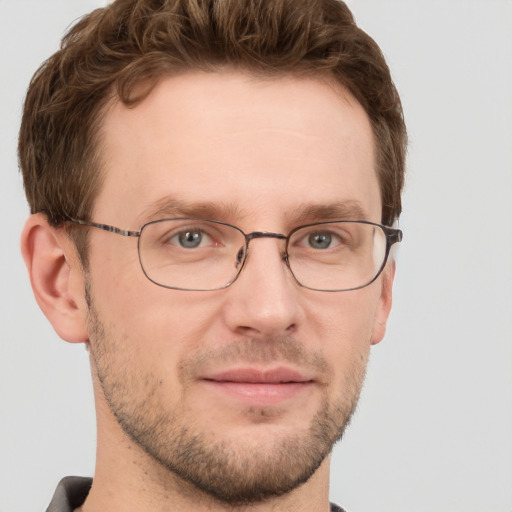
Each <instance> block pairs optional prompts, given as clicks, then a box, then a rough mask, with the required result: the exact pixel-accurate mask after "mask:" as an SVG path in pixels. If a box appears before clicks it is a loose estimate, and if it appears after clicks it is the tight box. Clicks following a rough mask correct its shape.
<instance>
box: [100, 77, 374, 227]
mask: <svg viewBox="0 0 512 512" xmlns="http://www.w3.org/2000/svg"><path fill="white" fill-rule="evenodd" d="M102 141H103V143H102V156H103V161H104V182H103V186H102V189H101V191H100V193H99V196H98V198H97V200H96V203H95V209H94V216H95V217H96V219H100V218H101V222H111V223H114V224H115V223H118V224H119V223H122V224H123V225H127V226H128V225H129V226H131V227H133V226H136V225H140V224H141V223H143V222H145V221H147V220H151V218H154V216H155V215H156V216H160V217H161V216H165V213H166V208H168V207H170V208H168V209H169V211H172V203H173V201H174V202H175V203H176V204H180V205H185V206H187V205H188V204H201V205H202V206H203V207H204V205H208V212H209V216H211V215H214V214H215V209H216V207H218V210H219V215H222V216H223V218H222V219H220V220H230V221H235V220H237V219H235V218H229V219H226V217H230V216H231V217H238V218H243V217H244V216H249V217H250V216H259V217H260V218H261V219H265V218H267V217H273V218H278V217H279V216H281V217H285V216H286V215H287V214H288V216H289V214H290V212H291V211H294V212H297V215H298V216H300V210H301V205H304V207H305V208H307V207H309V208H311V207H312V206H313V207H316V206H318V207H322V206H323V205H328V204H333V203H343V202H347V203H350V204H356V203H357V204H359V206H360V210H363V211H365V212H366V216H367V217H368V218H371V219H372V220H380V194H379V187H378V181H377V177H376V171H375V155H374V143H373V135H372V129H371V125H370V122H369V119H368V117H367V115H366V113H365V112H364V110H363V108H362V107H361V106H360V105H359V103H358V102H357V101H356V100H355V99H354V98H353V97H352V96H351V95H350V94H349V93H348V92H347V91H344V90H343V89H341V88H340V87H336V86H334V85H333V84H331V83H328V82H327V81H325V80H319V79H311V78H296V77H282V78H276V79H265V80H262V79H257V78H255V77H254V76H250V75H247V74H244V73H240V72H232V71H231V72H216V73H203V72H189V73H186V74H182V75H179V76H173V77H169V78H165V79H163V80H161V81H160V82H159V84H158V85H157V86H156V87H155V89H154V90H153V91H152V92H151V94H150V95H149V96H148V98H146V99H145V100H144V101H143V102H142V103H141V104H139V105H137V106H136V107H135V108H127V107H126V106H125V105H123V104H121V103H120V102H117V103H115V104H114V105H112V107H111V108H110V109H109V111H108V112H107V114H106V116H105V119H104V124H103V126H102ZM162 205H164V206H163V208H162ZM203 210H204V208H203ZM192 213H193V211H192ZM198 215H199V212H198ZM258 229H262V228H261V226H260V227H258Z"/></svg>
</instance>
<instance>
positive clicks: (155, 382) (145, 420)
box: [86, 293, 366, 506]
mask: <svg viewBox="0 0 512 512" xmlns="http://www.w3.org/2000/svg"><path fill="white" fill-rule="evenodd" d="M86 296H87V298H88V304H89V333H90V339H91V343H90V356H91V361H92V364H93V367H94V370H95V373H96V375H97V377H98V381H99V383H100V385H101V388H102V391H103V394H104V396H105V399H106V401H107V403H108V405H109V407H110V409H111V411H112V413H113V415H114V416H115V418H116V419H117V421H118V422H119V425H120V426H121V428H122V429H123V431H124V432H125V434H126V435H127V436H128V437H129V438H130V439H131V440H132V441H133V442H134V443H135V444H136V445H138V446H139V447H140V448H141V449H142V450H143V451H144V452H145V453H146V454H147V455H149V456H150V457H151V459H152V460H153V461H155V462H157V463H158V464H159V465H160V466H161V467H162V468H164V469H165V470H167V471H169V472H171V473H172V474H173V476H174V477H178V478H179V479H181V480H183V481H186V482H188V483H189V484H191V486H192V488H194V489H196V490H197V491H199V492H200V493H202V494H203V495H205V496H207V497H210V498H213V499H214V500H217V501H219V502H221V503H223V504H225V505H229V506H240V505H249V504H254V503H258V502H262V501H265V500H267V499H270V498H273V497H277V496H280V495H283V494H286V493H288V492H290V491H292V490H294V489H296V488H297V487H298V486H300V485H301V484H303V483H305V482H306V481H307V480H308V479H309V478H310V477H311V476H312V475H313V474H314V473H315V471H316V470H317V469H318V468H319V466H320V464H321V463H322V462H323V460H324V459H325V457H326V456H327V455H328V454H329V453H330V452H331V451H332V448H333V446H334V444H335V443H336V442H337V441H338V440H340V439H341V437H342V436H343V432H344V430H345V428H346V427H347V425H348V423H349V421H350V419H351V417H352V414H353V412H354V410H355V407H356V404H357V400H358V398H359V393H360V390H361V387H362V383H363V380H364V373H365V368H366V358H365V357H363V358H361V360H360V361H358V363H359V364H357V365H355V366H357V367H354V368H353V369H352V372H351V374H350V375H346V376H345V379H344V383H345V384H346V387H345V389H343V390H340V394H339V396H337V397H336V400H333V399H330V398H329V397H328V396H327V395H325V394H324V396H323V398H322V402H321V405H320V407H319V409H318V411H317V413H316V414H315V415H314V417H313V418H312V420H311V422H310V426H309V428H308V429H305V430H303V431H300V432H296V433H294V434H291V435H287V436H286V437H283V436H275V437H273V438H272V441H271V444H270V445H269V444H268V443H267V444H266V445H265V446H262V445H261V443H260V444H259V445H258V443H257V442H256V441H255V440H254V439H250V438H248V439H244V440H243V441H238V442H236V441H234V440H233V439H230V436H229V432H228V433H226V436H225V438H218V436H215V435H214V434H212V432H211V431H210V430H209V429H208V424H203V425H198V424H196V423H195V422H194V421H192V420H189V421H187V418H186V414H183V409H181V410H180V409H178V408H176V410H174V411H173V410H169V408H168V407H165V404H164V403H163V400H160V395H159V387H160V384H161V383H160V381H159V377H158V376H157V375H154V374H153V373H151V372H146V373H144V369H141V368H140V367H137V366H136V364H133V365H132V366H131V367H130V366H129V365H128V364H126V360H125V359H123V357H121V358H119V354H120V353H122V352H123V348H122V347H121V344H120V343H119V339H116V334H114V332H113V331H114V330H113V329H112V330H107V329H106V326H105V325H104V323H103V322H102V321H101V319H100V317H99V315H98V313H97V311H96V310H95V308H94V304H93V302H92V300H91V298H90V295H89V293H87V294H86ZM118 337H119V335H118ZM214 354H215V356H216V357H217V358H218V359H223V360H225V359H226V358H231V359H233V360H238V361H244V362H262V361H267V362H271V361H275V360H279V361H289V362H292V363H302V364H305V363H306V362H307V363H308V364H309V365H313V366H316V367H317V368H318V369H320V368H321V369H323V370H324V371H327V368H329V367H328V365H327V363H326V361H324V360H323V359H319V358H318V357H312V356H311V355H308V354H305V353H304V349H303V348H302V346H301V345H300V343H299V342H298V341H297V340H295V339H293V338H288V337H287V338H282V339H278V340H271V342H269V343H262V341H261V340H250V339H248V340H241V341H240V342H239V343H237V344H236V345H231V346H230V347H227V348H226V350H224V351H223V352H222V354H219V353H218V351H217V352H215V353H214ZM211 357H212V354H206V353H205V354H203V355H202V356H201V357H199V358H197V359H195V360H193V361H190V364H192V365H196V366H197V365H200V364H201V360H202V359H208V360H211ZM188 362H189V361H187V363H188ZM180 369H181V370H182V372H183V374H184V375H185V376H186V374H187V372H188V371H189V370H190V367H188V366H187V364H184V365H180ZM272 412H273V411H272V410H271V409H265V408H250V409H249V408H248V409H247V410H246V411H245V414H246V416H247V417H251V418H252V420H253V421H254V423H265V422H266V421H271V417H272ZM263 428H265V427H264V425H263Z"/></svg>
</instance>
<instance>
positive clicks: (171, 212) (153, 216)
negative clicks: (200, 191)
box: [140, 196, 245, 224]
mask: <svg viewBox="0 0 512 512" xmlns="http://www.w3.org/2000/svg"><path fill="white" fill-rule="evenodd" d="M244 215H245V214H244V212H243V210H242V209H241V208H239V207H238V206H237V205H235V204H234V203H225V202H218V203H217V202H215V203H214V202H211V201H201V202H185V201H182V200H180V199H177V198H175V197H170V196H166V197H164V198H162V199H160V200H158V201H156V202H155V203H153V204H151V205H150V206H149V207H148V208H146V209H145V210H144V211H143V212H142V214H141V216H140V219H141V220H142V224H143V223H145V222H148V221H150V220H157V219H164V218H174V217H192V218H198V219H212V220H224V219H228V218H232V217H241V216H244Z"/></svg>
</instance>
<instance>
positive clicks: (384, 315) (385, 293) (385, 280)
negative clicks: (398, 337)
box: [372, 261, 395, 345]
mask: <svg viewBox="0 0 512 512" xmlns="http://www.w3.org/2000/svg"><path fill="white" fill-rule="evenodd" d="M394 278H395V262H394V261H392V262H391V263H389V264H388V265H387V266H386V268H385V269H384V270H383V272H382V276H381V283H382V288H381V292H380V297H379V303H378V305H377V311H376V313H375V319H374V322H373V331H372V345H376V344H377V343H379V342H380V341H382V338H384V334H386V324H387V321H388V317H389V312H390V311H391V304H392V302H393V280H394Z"/></svg>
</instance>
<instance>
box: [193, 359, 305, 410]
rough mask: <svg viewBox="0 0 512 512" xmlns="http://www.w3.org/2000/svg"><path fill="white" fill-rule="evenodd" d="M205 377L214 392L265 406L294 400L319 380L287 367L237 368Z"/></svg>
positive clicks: (204, 380) (203, 379)
mask: <svg viewBox="0 0 512 512" xmlns="http://www.w3.org/2000/svg"><path fill="white" fill-rule="evenodd" d="M201 380H202V382H203V383H204V384H205V385H206V386H207V387H208V388H209V389H211V390H212V391H214V392H218V393H222V394H224V395H227V396H229V397H231V398H234V399H236V400H239V401H242V402H244V403H247V404H250V405H253V406H261V407H268V406H271V405H277V404H279V403H281V402H284V401H286V400H290V399H292V398H294V397H296V396H297V395H299V394H302V393H303V392H305V391H306V390H309V389H310V388H311V387H312V386H313V385H314V383H315V381H314V379H313V377H312V376H310V375H307V374H305V373H301V372H298V371H296V370H293V369H291V368H287V367H278V368H273V369H266V370H261V369H257V368H250V367H247V368H234V369H229V370H226V371H222V372H219V373H215V374H211V375H207V376H205V377H203V378H202V379H201Z"/></svg>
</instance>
